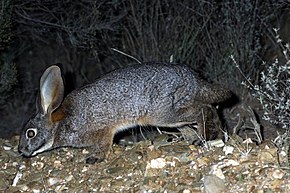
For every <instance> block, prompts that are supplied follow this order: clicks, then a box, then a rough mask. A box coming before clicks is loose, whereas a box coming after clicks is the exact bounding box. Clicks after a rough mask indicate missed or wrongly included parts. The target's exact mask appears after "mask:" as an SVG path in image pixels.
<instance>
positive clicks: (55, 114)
mask: <svg viewBox="0 0 290 193" xmlns="http://www.w3.org/2000/svg"><path fill="white" fill-rule="evenodd" d="M63 92H64V86H63V80H62V78H61V72H60V69H59V67H57V66H51V67H49V68H48V69H46V71H45V72H44V73H43V75H42V76H41V79H40V97H39V99H40V101H37V106H38V110H37V114H36V115H35V116H34V117H33V118H31V119H30V120H29V121H28V123H27V124H26V125H25V126H24V128H23V130H22V133H21V135H20V141H19V146H18V150H19V152H20V153H21V154H22V155H24V156H27V157H30V156H34V155H36V154H38V153H41V152H43V151H46V150H49V149H50V148H51V147H52V145H53V142H54V134H55V132H56V129H57V127H58V124H59V121H60V120H61V119H62V118H63V113H62V112H61V110H60V109H58V107H59V106H60V104H61V102H62V100H63Z"/></svg>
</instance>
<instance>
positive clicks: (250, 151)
mask: <svg viewBox="0 0 290 193" xmlns="http://www.w3.org/2000/svg"><path fill="white" fill-rule="evenodd" d="M17 138H18V137H14V138H12V139H10V140H3V139H1V140H0V163H1V170H0V192H9V193H10V192H11V193H16V192H17V193H18V192H33V193H38V192H57V193H58V192H144V193H145V192H146V193H147V192H148V193H149V192H168V193H169V192H182V193H192V192H206V193H218V192H257V193H260V192H261V193H262V192H267V193H272V192H290V175H289V174H290V173H289V171H290V170H289V169H290V168H289V163H288V160H289V158H288V148H283V147H281V148H279V149H277V148H276V147H275V146H274V145H273V144H272V142H270V141H265V142H263V143H262V144H261V145H259V146H257V145H255V143H253V142H252V140H251V139H247V140H242V139H241V138H239V137H238V136H232V137H231V138H230V140H229V141H228V142H226V144H224V143H223V142H222V141H218V143H217V145H214V143H210V144H212V145H211V146H208V145H207V146H203V147H201V146H194V145H190V144H188V143H187V142H186V141H184V140H180V138H178V137H176V138H173V140H169V138H170V137H169V135H165V134H162V135H160V136H158V137H157V138H156V139H155V140H153V141H148V140H145V141H141V142H138V143H134V144H132V145H129V146H128V145H127V146H123V145H117V144H114V145H113V147H112V150H111V153H110V154H109V157H108V158H107V160H105V161H103V162H101V163H96V164H93V165H90V164H86V163H85V158H86V157H88V152H87V151H86V149H73V148H60V149H56V150H53V151H50V152H46V153H42V154H40V155H37V156H36V157H33V158H23V157H21V156H19V154H18V152H17V143H18V139H17ZM171 138H172V136H171ZM215 142H217V141H215Z"/></svg>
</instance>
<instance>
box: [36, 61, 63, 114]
mask: <svg viewBox="0 0 290 193" xmlns="http://www.w3.org/2000/svg"><path fill="white" fill-rule="evenodd" d="M63 93H64V86H63V80H62V78H61V72H60V69H59V67H58V66H51V67H49V68H47V69H46V70H45V72H44V73H43V74H42V76H41V79H40V103H41V110H42V114H43V115H46V114H49V115H51V113H52V112H53V111H54V110H55V109H57V108H58V107H59V105H60V104H61V102H62V100H63Z"/></svg>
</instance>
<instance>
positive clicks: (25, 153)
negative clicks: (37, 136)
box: [18, 148, 32, 157]
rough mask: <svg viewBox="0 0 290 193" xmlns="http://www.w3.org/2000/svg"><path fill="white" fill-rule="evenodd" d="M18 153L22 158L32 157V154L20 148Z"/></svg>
mask: <svg viewBox="0 0 290 193" xmlns="http://www.w3.org/2000/svg"><path fill="white" fill-rule="evenodd" d="M18 152H19V154H20V156H23V157H31V155H32V153H30V152H29V151H27V150H25V148H19V149H18Z"/></svg>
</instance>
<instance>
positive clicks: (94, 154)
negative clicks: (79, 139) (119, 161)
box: [85, 145, 110, 164]
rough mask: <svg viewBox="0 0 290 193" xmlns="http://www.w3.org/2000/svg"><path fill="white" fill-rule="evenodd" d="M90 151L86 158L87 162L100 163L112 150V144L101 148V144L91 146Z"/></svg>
mask: <svg viewBox="0 0 290 193" xmlns="http://www.w3.org/2000/svg"><path fill="white" fill-rule="evenodd" d="M88 151H89V154H88V156H87V157H86V158H85V162H86V163H87V164H95V163H100V162H102V161H104V160H105V159H106V158H107V156H108V154H109V151H110V146H108V145H107V146H105V147H102V148H100V146H99V145H96V146H91V147H89V148H88Z"/></svg>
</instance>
